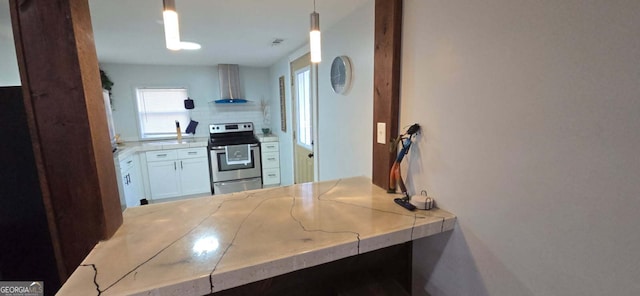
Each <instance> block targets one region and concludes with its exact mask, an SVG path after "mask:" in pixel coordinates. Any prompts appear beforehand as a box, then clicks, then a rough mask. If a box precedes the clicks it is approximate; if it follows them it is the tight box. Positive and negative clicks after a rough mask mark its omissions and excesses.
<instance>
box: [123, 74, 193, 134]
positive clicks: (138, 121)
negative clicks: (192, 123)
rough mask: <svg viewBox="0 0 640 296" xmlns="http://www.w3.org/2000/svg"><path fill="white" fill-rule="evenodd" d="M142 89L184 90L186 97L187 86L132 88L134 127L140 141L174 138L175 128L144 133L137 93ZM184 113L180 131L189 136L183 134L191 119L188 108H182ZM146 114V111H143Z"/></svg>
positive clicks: (187, 93)
mask: <svg viewBox="0 0 640 296" xmlns="http://www.w3.org/2000/svg"><path fill="white" fill-rule="evenodd" d="M144 90H184V92H185V94H186V96H187V97H189V87H187V86H136V87H134V88H133V98H134V102H133V103H134V106H135V111H136V114H135V116H136V127H137V129H138V137H139V139H140V141H152V140H169V139H176V138H177V134H176V131H175V128H174V129H173V130H172V131H171V132H167V133H161V134H158V133H145V131H144V123H143V116H142V114H143V113H142V110H141V108H140V97H139V94H140V92H141V91H144ZM183 110H184V113H185V115H186V116H185V119H186V122H184V123H183V122H180V130H181V131H182V137H183V138H184V137H190V136H191V135H188V134H185V129H186V126H187V124H188V123H189V120H190V119H191V112H189V111H190V110H187V109H183ZM176 113H178V112H176ZM145 114H146V113H145Z"/></svg>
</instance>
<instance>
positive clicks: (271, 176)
mask: <svg viewBox="0 0 640 296" xmlns="http://www.w3.org/2000/svg"><path fill="white" fill-rule="evenodd" d="M262 172H263V173H264V175H263V176H262V184H264V185H273V184H280V168H273V169H263V170H262Z"/></svg>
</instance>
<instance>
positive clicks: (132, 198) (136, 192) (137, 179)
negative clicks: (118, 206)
mask: <svg viewBox="0 0 640 296" xmlns="http://www.w3.org/2000/svg"><path fill="white" fill-rule="evenodd" d="M119 167H120V181H119V182H118V183H119V184H118V185H119V187H121V190H122V191H121V192H120V194H121V195H123V197H124V198H123V199H124V202H125V204H126V206H127V207H128V208H130V207H135V206H139V205H140V199H142V198H144V193H143V187H142V177H141V175H140V164H139V162H138V155H131V156H129V157H126V158H125V159H123V160H122V161H120V163H119Z"/></svg>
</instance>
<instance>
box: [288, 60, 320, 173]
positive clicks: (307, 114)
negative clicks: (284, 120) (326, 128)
mask: <svg viewBox="0 0 640 296" xmlns="http://www.w3.org/2000/svg"><path fill="white" fill-rule="evenodd" d="M313 70H314V68H313V67H312V66H311V62H310V56H309V54H306V55H304V56H302V57H300V58H299V59H297V60H295V61H293V62H292V63H291V73H292V79H291V84H292V85H291V93H292V94H293V95H292V99H293V104H292V106H293V108H292V109H293V110H292V112H293V116H292V118H293V147H294V149H293V150H294V182H295V183H296V184H299V183H306V182H313V181H314V165H313V163H314V157H317V156H316V155H315V153H314V118H313V114H314V108H313V99H312V98H313V90H314V89H315V81H314V79H313V78H314V77H315V75H313V73H312V71H313Z"/></svg>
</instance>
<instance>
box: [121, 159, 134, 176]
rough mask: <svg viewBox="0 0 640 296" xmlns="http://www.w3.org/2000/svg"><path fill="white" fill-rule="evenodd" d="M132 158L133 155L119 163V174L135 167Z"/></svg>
mask: <svg viewBox="0 0 640 296" xmlns="http://www.w3.org/2000/svg"><path fill="white" fill-rule="evenodd" d="M133 157H134V155H131V156H128V157H126V158H125V159H123V160H121V161H120V172H126V171H128V170H130V169H131V168H132V167H133V166H134V165H135V164H134V162H133Z"/></svg>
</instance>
